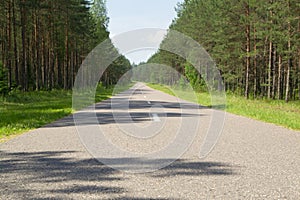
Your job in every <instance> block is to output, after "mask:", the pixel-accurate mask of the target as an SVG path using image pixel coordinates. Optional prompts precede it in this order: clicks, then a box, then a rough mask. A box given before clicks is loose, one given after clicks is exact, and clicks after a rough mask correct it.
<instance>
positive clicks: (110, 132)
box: [0, 84, 300, 200]
mask: <svg viewBox="0 0 300 200" xmlns="http://www.w3.org/2000/svg"><path fill="white" fill-rule="evenodd" d="M122 95H123V96H121V97H122V98H123V99H127V100H129V104H128V106H129V108H130V109H129V114H130V115H129V116H128V112H127V110H126V106H125V107H124V104H122V101H121V98H120V96H117V97H114V98H112V99H110V100H107V101H104V102H102V103H99V104H96V106H95V107H96V115H95V116H96V117H97V120H98V122H99V123H100V125H98V124H97V125H96V124H94V123H92V122H93V120H86V121H84V120H83V121H81V122H80V123H77V127H76V126H75V123H74V120H73V118H74V116H69V117H66V118H64V119H61V120H59V121H57V122H55V123H53V124H50V125H48V126H45V127H43V128H40V129H37V130H34V131H31V132H29V133H26V134H24V135H22V136H20V137H17V138H15V139H13V140H10V141H8V142H6V143H3V144H0V181H1V186H0V199H136V200H143V199H155V200H158V199H300V167H299V166H300V132H297V131H291V130H288V129H285V128H282V127H278V126H275V125H272V124H267V123H263V122H259V121H256V120H252V119H248V118H245V117H240V116H236V115H233V114H228V113H227V114H226V118H225V124H224V128H223V132H222V134H221V136H220V138H219V141H218V143H217V145H216V146H215V148H214V149H213V151H212V152H211V154H209V156H208V157H206V158H205V159H199V157H198V156H199V151H200V148H201V145H202V144H203V142H204V140H205V134H206V132H207V130H208V128H209V125H210V122H211V115H212V112H213V111H212V110H210V109H206V108H203V107H200V106H196V105H193V104H190V103H188V102H185V101H181V102H180V103H181V104H179V103H178V99H177V98H175V97H172V96H169V95H166V94H164V93H161V92H159V91H155V90H153V89H150V88H149V87H147V86H145V85H141V84H140V85H138V87H137V86H135V88H133V89H131V90H130V91H127V92H125V93H123V94H122ZM128 95H129V96H128ZM179 105H181V107H180V106H179ZM182 105H183V106H182ZM162 111H164V112H162ZM86 112H87V110H84V111H81V112H78V113H76V114H74V115H75V118H76V116H81V118H82V116H84V114H85V113H86ZM126 113H127V114H126ZM116 116H117V117H116ZM79 118H80V117H79ZM116 119H117V120H116ZM195 121H199V127H198V130H199V131H198V132H197V133H196V135H195V138H193V140H192V143H191V145H190V146H189V148H188V149H187V151H185V152H182V153H183V155H182V156H181V157H180V159H178V160H176V161H175V162H173V163H172V164H171V165H168V166H165V167H164V168H162V169H160V170H154V172H149V173H131V172H135V170H138V169H141V168H140V167H141V166H142V167H144V168H142V169H145V170H148V169H150V171H151V170H153V169H155V167H156V165H155V163H156V164H157V163H159V164H165V162H162V163H160V162H159V161H160V160H159V159H157V160H150V161H149V160H147V162H142V165H141V162H140V161H141V160H138V159H137V158H136V157H132V158H130V157H129V156H130V155H131V154H126V155H123V156H124V157H122V155H118V154H113V151H111V152H110V151H109V150H107V149H106V148H107V147H105V148H104V147H103V148H102V146H101V147H99V146H97V141H99V140H97V137H98V136H97V135H93V134H94V133H93V131H90V132H89V131H88V130H89V127H92V126H99V127H100V129H101V134H102V135H104V136H105V137H106V138H109V141H110V142H111V143H113V144H116V145H117V146H119V147H120V148H121V149H125V150H126V151H127V152H133V155H138V154H139V153H140V154H147V153H152V152H155V150H156V151H160V150H161V149H163V147H164V146H166V145H168V144H169V143H170V141H171V142H172V141H173V140H172V138H174V137H175V136H176V133H177V132H178V130H179V129H180V128H181V127H182V126H184V124H187V125H188V126H191V127H190V128H191V130H193V127H192V126H193V123H192V122H195ZM189 122H190V123H189ZM161 125H163V126H161ZM145 127H148V129H147V128H145ZM149 127H150V128H149ZM155 127H156V128H157V130H155V131H154V129H155ZM161 127H163V128H161ZM100 129H99V130H100ZM149 129H150V131H149ZM82 130H86V134H87V135H89V134H91V135H89V136H95V137H96V139H95V140H94V141H93V140H92V139H91V137H86V138H85V135H84V134H83V133H82ZM140 130H148V131H140ZM184 130H186V133H185V134H186V137H187V138H188V137H189V135H190V134H193V133H194V132H193V131H188V128H184ZM78 131H80V132H81V133H80V134H78ZM101 134H100V135H101ZM174 135H175V136H174ZM79 136H80V137H79ZM170 138H171V139H170ZM83 143H84V144H83ZM87 143H88V144H87ZM92 144H95V145H92ZM178 149H180V144H179V146H178ZM102 150H103V152H100V153H99V154H97V151H102ZM106 151H107V152H106ZM180 151H181V150H180ZM90 153H93V156H92V155H91V154H90ZM95 154H97V155H95ZM101 156H103V157H101ZM94 157H96V158H97V159H98V160H100V161H103V162H104V163H106V164H103V162H102V163H101V162H99V161H98V160H97V159H95V158H94ZM175 157H176V155H173V154H170V160H171V161H172V159H175ZM166 158H167V157H164V158H163V159H161V160H162V161H166V160H167V159H166ZM153 163H154V164H153ZM107 164H109V165H107ZM114 165H115V166H114ZM135 167H137V168H135ZM125 171H129V172H125Z"/></svg>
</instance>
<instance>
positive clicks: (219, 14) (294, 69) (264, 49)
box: [148, 0, 300, 99]
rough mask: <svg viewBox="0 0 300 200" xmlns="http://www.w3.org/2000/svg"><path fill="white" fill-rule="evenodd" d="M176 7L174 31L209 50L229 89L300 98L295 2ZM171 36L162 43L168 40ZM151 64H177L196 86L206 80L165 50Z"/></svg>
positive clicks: (190, 1) (201, 1)
mask: <svg viewBox="0 0 300 200" xmlns="http://www.w3.org/2000/svg"><path fill="white" fill-rule="evenodd" d="M176 11H177V18H176V19H174V20H173V23H172V24H171V26H170V29H171V30H176V31H179V32H181V33H183V34H185V35H187V36H190V37H191V38H193V39H194V40H195V41H196V42H198V43H199V44H201V45H202V46H203V47H204V48H205V49H206V50H207V52H208V53H209V54H210V55H211V56H212V58H213V60H214V61H215V62H216V64H217V66H218V68H219V70H220V71H221V74H222V77H223V78H224V82H225V85H226V90H227V91H231V92H235V93H242V94H244V95H245V93H247V94H246V95H245V96H246V97H248V96H249V95H250V94H251V95H252V96H253V97H255V98H257V97H269V98H272V99H275V98H277V99H284V96H285V95H287V96H288V97H290V98H293V99H300V93H299V92H298V91H299V88H300V84H299V83H300V68H299V67H298V66H299V63H300V59H299V50H300V42H299V41H300V34H299V33H300V32H299V22H300V21H299V20H300V19H299V14H298V13H299V12H300V6H299V3H297V1H296V0H289V1H286V0H278V1H261V0H250V1H249V0H225V1H224V0H214V1H205V0H185V1H184V2H183V3H180V4H178V6H177V8H176ZM170 32H171V31H170ZM170 32H169V35H170ZM169 35H167V36H166V37H165V39H164V41H163V42H162V45H163V44H164V43H168V38H169ZM172 42H173V43H172ZM172 42H171V43H170V42H169V43H170V45H172V44H173V45H174V43H176V42H177V41H176V40H174V41H172ZM183 46H184V45H183ZM183 48H184V47H183ZM148 62H149V63H161V64H166V65H168V66H171V67H173V68H174V69H176V70H177V71H179V72H181V74H183V75H185V76H186V77H187V79H188V80H189V81H190V83H191V84H192V85H193V87H194V88H195V89H196V90H198V89H199V88H201V85H203V84H202V83H201V81H199V80H201V79H202V81H203V79H204V80H205V77H203V74H201V75H202V77H198V76H199V75H198V72H197V71H196V70H195V69H193V66H191V65H188V66H187V65H186V61H185V60H183V59H179V58H178V56H177V55H173V54H171V53H168V52H165V51H163V50H159V51H158V52H157V53H156V54H155V55H153V56H152V58H150V59H149V61H148ZM287 80H290V81H287ZM176 81H178V80H176ZM264 85H267V86H266V87H264ZM200 90H201V89H200ZM292 94H294V95H292Z"/></svg>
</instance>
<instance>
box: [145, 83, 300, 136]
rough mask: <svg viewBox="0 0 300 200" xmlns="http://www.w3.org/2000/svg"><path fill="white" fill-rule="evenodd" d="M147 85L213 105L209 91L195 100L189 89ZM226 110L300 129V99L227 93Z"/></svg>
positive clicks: (204, 104)
mask: <svg viewBox="0 0 300 200" xmlns="http://www.w3.org/2000/svg"><path fill="white" fill-rule="evenodd" d="M147 85H148V86H149V87H152V88H153V89H157V90H160V91H163V92H165V93H167V94H170V95H173V96H178V97H179V98H181V99H184V100H188V101H192V102H195V103H198V104H200V105H203V106H208V107H211V106H212V105H211V96H210V94H208V93H197V94H196V96H197V100H195V98H194V95H193V94H192V93H191V92H189V91H182V90H179V89H178V88H171V87H169V86H164V85H158V84H147ZM174 91H176V92H174ZM175 93H176V95H175ZM226 111H227V112H230V113H234V114H237V115H241V116H245V117H250V118H253V119H257V120H261V121H264V122H269V123H273V124H277V125H280V126H283V127H286V128H289V129H293V130H300V101H291V102H289V103H285V102H284V101H278V100H247V99H245V98H244V97H241V96H236V95H232V94H227V95H226Z"/></svg>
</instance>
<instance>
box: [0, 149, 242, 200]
mask: <svg viewBox="0 0 300 200" xmlns="http://www.w3.org/2000/svg"><path fill="white" fill-rule="evenodd" d="M74 153H76V152H72V151H54V152H33V153H29V152H20V153H8V152H1V151H0V158H1V159H0V180H1V187H0V196H4V197H5V196H7V195H8V196H10V195H12V196H13V197H14V198H17V199H19V198H21V199H36V198H41V197H47V198H48V197H49V198H52V197H55V199H59V198H60V197H61V195H62V196H66V195H67V196H68V195H95V196H100V197H101V195H118V196H121V197H122V196H123V197H122V198H119V197H118V198H116V199H136V200H143V199H145V198H134V197H130V195H129V194H130V193H129V191H128V188H126V181H128V180H127V178H128V177H127V176H126V175H124V173H122V172H120V171H117V170H115V169H114V168H113V167H114V166H113V165H112V166H110V167H108V166H105V165H104V164H102V163H100V162H98V161H97V160H95V159H74V155H73V157H72V154H74ZM107 160H111V161H113V163H117V164H118V165H120V164H123V165H124V166H126V165H129V164H131V165H132V166H134V165H135V162H140V160H138V159H136V158H131V159H128V158H120V159H108V158H107ZM147 162H149V164H150V163H152V162H157V160H147ZM236 174H237V172H236V166H232V165H230V164H227V163H221V162H194V161H193V162H191V161H189V160H177V161H175V162H174V163H172V164H171V165H169V166H167V167H165V168H163V169H160V170H158V171H155V172H153V173H148V174H144V175H146V176H150V177H152V178H171V177H180V176H191V178H192V177H196V176H205V175H207V176H233V175H236ZM132 176H133V177H135V176H136V177H137V178H138V176H139V174H132ZM142 176H143V175H142ZM126 177H127V178H126ZM136 177H135V178H136ZM116 185H117V186H116ZM120 185H121V187H120ZM40 195H43V196H40ZM47 198H46V199H47ZM62 199H63V198H62ZM112 199H113V198H112ZM147 199H149V198H147ZM150 199H155V198H150ZM159 199H162V198H158V199H157V200H159Z"/></svg>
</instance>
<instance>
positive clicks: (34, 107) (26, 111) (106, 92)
mask: <svg viewBox="0 0 300 200" xmlns="http://www.w3.org/2000/svg"><path fill="white" fill-rule="evenodd" d="M130 86H131V85H129V86H124V88H122V89H124V90H125V89H127V88H129V87H130ZM113 91H114V88H113V87H111V88H104V87H101V86H99V87H98V88H97V92H96V95H95V102H100V101H102V100H105V99H108V98H110V97H111V95H112V93H113ZM73 112H74V110H73V109H72V91H64V90H54V91H39V92H19V91H16V92H14V93H12V94H10V95H9V96H8V97H7V98H6V99H0V142H1V141H4V140H7V138H10V137H12V136H14V135H18V134H20V133H23V132H26V131H29V130H32V129H36V128H39V127H42V126H44V125H46V124H48V123H51V122H53V121H55V120H58V119H60V118H62V117H65V116H68V115H70V114H71V113H73Z"/></svg>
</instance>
